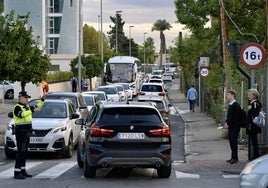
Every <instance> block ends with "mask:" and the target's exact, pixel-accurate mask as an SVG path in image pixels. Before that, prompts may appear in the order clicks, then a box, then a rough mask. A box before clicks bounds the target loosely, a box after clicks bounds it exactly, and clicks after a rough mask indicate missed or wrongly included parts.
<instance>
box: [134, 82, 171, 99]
mask: <svg viewBox="0 0 268 188" xmlns="http://www.w3.org/2000/svg"><path fill="white" fill-rule="evenodd" d="M154 99H164V100H166V99H167V94H166V91H165V89H164V86H163V84H161V83H143V84H142V86H141V90H140V92H139V94H138V101H146V100H154Z"/></svg>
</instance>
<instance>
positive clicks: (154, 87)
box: [141, 85, 163, 92]
mask: <svg viewBox="0 0 268 188" xmlns="http://www.w3.org/2000/svg"><path fill="white" fill-rule="evenodd" d="M141 91H145V92H162V91H163V89H162V87H161V86H158V85H143V86H142V89H141Z"/></svg>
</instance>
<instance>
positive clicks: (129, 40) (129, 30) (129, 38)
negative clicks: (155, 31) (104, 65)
mask: <svg viewBox="0 0 268 188" xmlns="http://www.w3.org/2000/svg"><path fill="white" fill-rule="evenodd" d="M132 27H134V25H131V26H129V56H131V28H132Z"/></svg>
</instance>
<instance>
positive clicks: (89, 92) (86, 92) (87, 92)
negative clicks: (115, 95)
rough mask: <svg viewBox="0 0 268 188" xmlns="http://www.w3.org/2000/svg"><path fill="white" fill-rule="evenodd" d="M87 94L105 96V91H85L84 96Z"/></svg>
mask: <svg viewBox="0 0 268 188" xmlns="http://www.w3.org/2000/svg"><path fill="white" fill-rule="evenodd" d="M83 93H85V94H94V93H102V94H104V95H105V92H104V91H98V90H94V91H83V92H82V94H83Z"/></svg>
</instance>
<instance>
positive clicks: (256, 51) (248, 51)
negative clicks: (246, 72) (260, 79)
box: [240, 42, 266, 69]
mask: <svg viewBox="0 0 268 188" xmlns="http://www.w3.org/2000/svg"><path fill="white" fill-rule="evenodd" d="M265 58H266V53H265V50H264V48H263V47H262V46H261V45H260V44H258V43H255V42H250V43H248V44H246V45H244V46H243V47H242V49H241V51H240V60H241V62H242V63H243V65H245V66H246V67H247V68H249V69H257V68H259V67H260V66H261V65H262V64H263V63H264V61H265Z"/></svg>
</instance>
